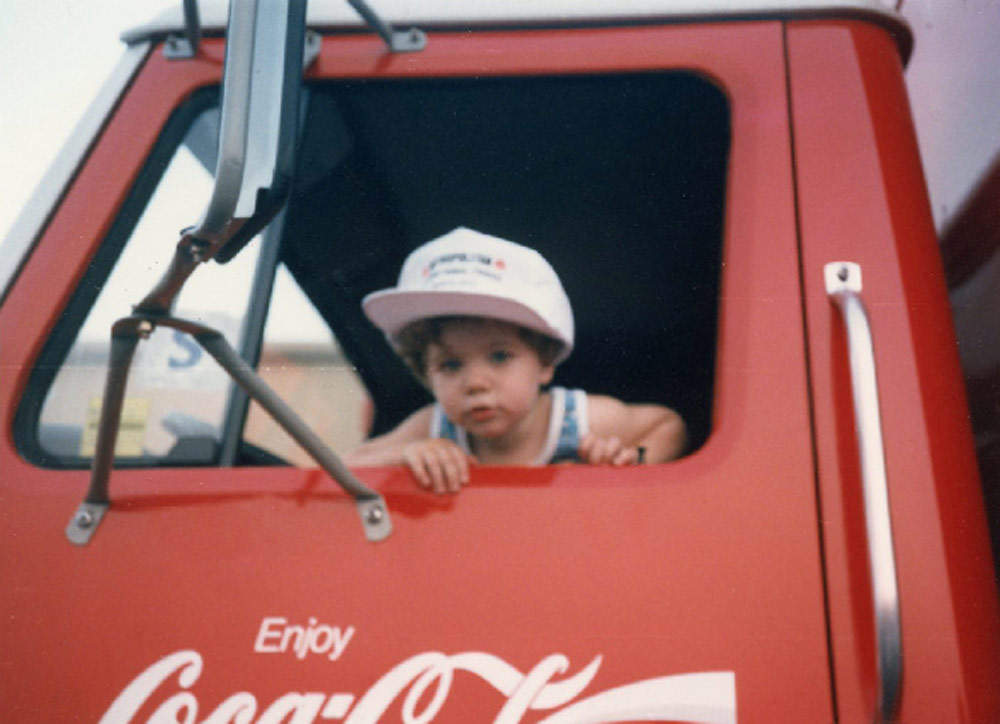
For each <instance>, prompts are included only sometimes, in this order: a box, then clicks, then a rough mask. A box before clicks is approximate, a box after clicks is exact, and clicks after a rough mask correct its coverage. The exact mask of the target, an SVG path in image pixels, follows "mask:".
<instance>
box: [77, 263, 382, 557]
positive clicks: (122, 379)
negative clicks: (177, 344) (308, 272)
mask: <svg viewBox="0 0 1000 724" xmlns="http://www.w3.org/2000/svg"><path fill="white" fill-rule="evenodd" d="M179 246H180V245H178V247H179ZM158 326H160V327H169V328H172V329H176V330H179V331H181V332H184V333H186V334H188V335H190V336H191V337H192V338H194V340H195V341H196V342H197V343H198V344H199V345H201V347H202V348H203V349H204V350H205V351H206V352H208V353H209V354H210V355H212V357H214V358H215V360H216V362H218V363H219V365H220V366H221V367H222V368H223V369H224V370H225V371H226V373H227V374H228V375H229V376H230V377H231V378H232V379H233V380H234V381H235V382H236V383H237V384H238V385H239V386H240V387H242V388H243V389H244V390H245V391H246V393H247V394H248V395H249V396H250V397H251V398H252V399H253V400H254V401H255V402H257V403H259V404H260V405H261V407H263V408H264V409H265V410H266V411H267V412H268V413H269V414H270V415H271V416H272V417H273V418H274V419H275V421H276V422H277V423H278V424H279V425H280V426H281V427H282V428H283V429H284V430H285V431H286V432H287V433H288V434H289V435H291V436H292V438H294V439H295V441H296V442H297V443H299V444H300V445H301V446H302V447H303V448H304V449H305V450H306V451H307V452H308V453H309V454H310V455H311V456H312V457H313V459H315V460H316V462H317V463H319V465H320V467H322V468H323V470H325V471H326V472H327V473H329V475H330V477H332V478H333V479H334V481H336V482H337V484H338V485H340V487H341V488H342V489H343V490H344V491H345V492H346V493H347V494H348V495H350V496H351V497H352V498H353V499H354V503H355V506H356V508H357V511H358V515H359V516H360V518H361V525H362V527H363V529H364V532H365V536H366V537H367V538H368V540H370V541H372V542H376V541H380V540H384V539H385V538H386V537H388V536H389V534H390V533H391V532H392V521H391V520H390V519H389V509H388V507H387V506H386V503H385V500H384V499H383V498H382V496H381V495H379V494H378V493H377V492H375V491H374V490H372V489H371V488H369V487H367V486H366V485H365V484H364V483H362V482H361V481H360V480H359V479H358V478H357V477H355V475H354V474H353V473H352V472H351V471H350V469H348V468H347V466H346V465H344V463H343V462H342V461H341V460H340V458H338V457H337V455H336V454H334V453H333V451H331V450H330V448H329V447H327V445H326V444H325V443H324V442H323V441H322V440H321V439H320V438H319V436H318V435H316V433H315V432H313V431H312V430H311V429H310V428H309V426H308V425H307V424H306V423H305V422H304V421H303V420H302V418H300V417H299V416H298V415H297V414H296V413H295V412H294V410H292V408H291V407H289V406H288V405H287V404H286V403H285V402H284V400H282V399H281V398H280V397H279V396H278V395H277V394H276V393H275V392H274V390H272V389H271V388H270V387H269V386H268V385H267V383H265V382H264V381H263V380H262V379H261V378H260V376H259V375H258V374H257V373H256V372H254V370H253V369H251V368H250V366H249V365H248V364H247V363H246V361H245V360H243V358H242V357H240V355H239V353H237V352H236V350H234V349H233V348H232V347H231V346H230V345H229V343H228V342H227V341H226V339H225V337H223V336H222V334H221V333H220V332H218V331H217V330H215V329H212V328H211V327H207V326H205V325H203V324H198V323H197V322H192V321H189V320H185V319H179V318H177V317H172V316H170V315H169V314H166V313H163V314H155V313H152V314H151V313H141V312H137V313H135V314H132V315H131V316H128V317H123V318H122V319H119V320H118V321H117V322H115V324H114V325H113V326H112V328H111V359H110V362H109V365H108V377H107V381H106V383H105V387H104V399H103V401H102V404H101V414H100V420H99V422H98V428H97V448H96V450H95V452H94V463H93V466H92V468H91V475H90V487H89V489H88V490H87V495H86V497H85V498H84V499H83V502H81V503H80V505H79V506H78V507H77V510H76V512H75V513H74V514H73V517H72V518H71V519H70V522H69V525H68V526H67V527H66V537H67V538H68V539H69V540H70V542H71V543H74V544H75V545H80V546H83V545H86V544H87V543H89V542H90V539H91V538H92V537H93V535H94V533H95V532H96V530H97V527H98V525H100V523H101V520H102V519H103V518H104V516H105V513H106V512H107V511H108V509H109V508H110V507H111V495H110V490H109V488H110V478H111V470H112V467H113V466H114V455H115V441H116V439H117V437H118V425H119V423H120V421H121V413H122V403H123V401H124V399H125V385H126V383H127V382H128V373H129V368H130V367H131V364H132V358H133V357H134V355H135V350H136V348H137V347H138V345H139V342H140V340H142V339H146V338H148V337H149V336H150V335H151V334H152V332H153V330H154V329H155V328H156V327H158Z"/></svg>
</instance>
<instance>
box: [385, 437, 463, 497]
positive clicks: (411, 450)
mask: <svg viewBox="0 0 1000 724" xmlns="http://www.w3.org/2000/svg"><path fill="white" fill-rule="evenodd" d="M403 459H404V460H405V461H406V464H407V466H408V467H409V468H410V472H412V473H413V477H415V478H416V479H417V482H418V483H419V484H420V486H421V487H424V488H428V489H430V490H433V491H434V492H435V493H438V494H439V495H441V494H444V493H457V492H458V491H459V490H461V488H462V486H463V485H465V484H466V483H468V482H469V463H470V462H473V463H474V462H476V459H475V458H474V457H472V456H471V455H466V454H465V453H464V452H462V449H461V448H460V447H459V446H458V445H456V444H455V442H454V441H452V440H447V439H444V438H428V439H425V440H418V441H416V442H411V443H410V444H409V445H407V446H406V447H404V448H403Z"/></svg>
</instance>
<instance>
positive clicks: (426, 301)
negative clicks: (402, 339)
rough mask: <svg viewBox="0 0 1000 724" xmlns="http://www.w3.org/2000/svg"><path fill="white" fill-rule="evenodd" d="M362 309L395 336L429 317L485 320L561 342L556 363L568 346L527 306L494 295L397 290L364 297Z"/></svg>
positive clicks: (564, 353) (389, 334) (372, 319)
mask: <svg viewBox="0 0 1000 724" xmlns="http://www.w3.org/2000/svg"><path fill="white" fill-rule="evenodd" d="M361 306H362V308H363V309H364V311H365V314H366V315H368V318H369V319H370V320H371V321H372V322H374V323H375V326H377V327H378V328H379V329H381V330H382V331H383V332H385V333H386V335H388V336H390V337H394V336H395V335H396V334H398V333H399V331H400V330H402V329H403V327H405V326H406V325H408V324H411V323H412V322H416V321H418V320H421V319H429V318H431V317H453V316H461V317H486V318H489V319H499V320H501V321H504V322H510V323H512V324H516V325H518V326H520V327H526V328H527V329H531V330H534V331H536V332H539V333H541V334H544V335H546V336H549V337H552V338H553V339H558V340H559V341H561V342H562V343H563V349H562V350H560V352H559V356H558V358H557V360H556V361H557V362H561V361H563V360H564V359H566V357H568V356H569V353H570V351H571V348H572V347H571V345H570V344H567V342H566V340H563V339H561V335H560V334H559V333H558V332H557V331H556V330H554V329H552V328H551V327H550V326H549V325H548V324H547V323H546V322H545V320H544V319H542V318H541V317H540V316H539V315H538V314H537V313H536V312H534V311H533V310H532V309H531V308H530V307H528V306H526V305H525V304H522V303H521V302H519V301H517V300H516V299H511V298H509V297H503V296H499V295H493V294H476V293H470V292H456V291H447V292H439V291H400V290H396V289H385V290H382V291H379V292H373V293H372V294H369V295H368V296H366V297H365V298H364V299H363V300H362V302H361Z"/></svg>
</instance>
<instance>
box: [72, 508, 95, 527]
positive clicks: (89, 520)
mask: <svg viewBox="0 0 1000 724" xmlns="http://www.w3.org/2000/svg"><path fill="white" fill-rule="evenodd" d="M93 524H94V514H93V513H91V512H90V511H89V510H81V511H80V512H79V513H77V514H76V526H77V528H89V527H90V526H92V525H93Z"/></svg>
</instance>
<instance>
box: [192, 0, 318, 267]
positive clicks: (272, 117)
mask: <svg viewBox="0 0 1000 724" xmlns="http://www.w3.org/2000/svg"><path fill="white" fill-rule="evenodd" d="M305 16H306V0H230V5H229V28H228V31H227V37H226V60H225V71H224V77H223V86H222V88H223V91H222V117H221V121H220V127H219V154H218V160H217V162H216V169H215V187H214V189H213V191H212V197H211V200H210V201H209V204H208V208H207V209H206V210H205V214H204V217H203V218H202V220H201V222H200V223H199V224H198V226H197V227H196V228H195V229H194V230H192V231H191V232H190V236H192V237H193V238H195V239H199V240H201V241H203V242H208V245H209V247H210V250H211V251H209V253H208V256H213V257H214V258H215V259H216V260H217V261H219V262H226V261H228V260H229V259H231V258H232V257H233V256H234V255H235V254H236V253H237V252H238V251H239V250H240V249H241V248H243V246H245V245H246V243H247V242H248V241H249V240H250V239H252V238H253V237H254V235H255V234H257V232H259V231H260V230H261V229H262V228H263V227H264V226H265V225H267V223H268V222H269V221H270V220H271V219H272V218H273V217H274V215H275V214H276V213H277V212H278V210H279V209H280V208H281V206H282V205H283V204H284V202H285V200H286V199H287V197H288V193H289V190H290V188H291V183H292V175H293V172H294V155H295V147H296V140H297V139H296V137H297V133H298V127H299V124H298V106H299V95H300V90H301V86H302V55H303V50H304V43H305V28H306V20H305Z"/></svg>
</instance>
